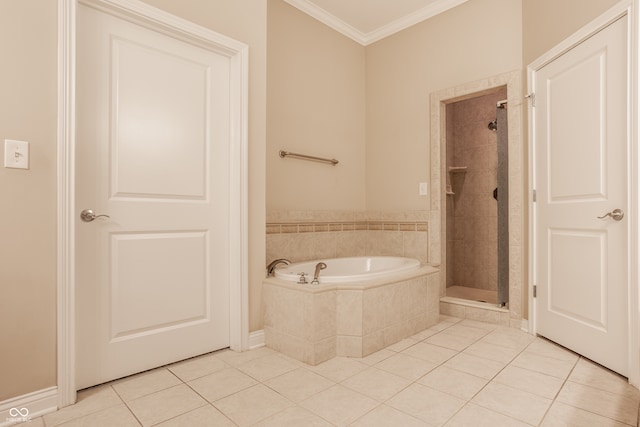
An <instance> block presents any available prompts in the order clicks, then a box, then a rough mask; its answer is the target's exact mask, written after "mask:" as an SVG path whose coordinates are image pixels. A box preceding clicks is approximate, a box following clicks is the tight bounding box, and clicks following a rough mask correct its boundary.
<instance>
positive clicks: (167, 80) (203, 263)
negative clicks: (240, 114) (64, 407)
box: [76, 5, 230, 388]
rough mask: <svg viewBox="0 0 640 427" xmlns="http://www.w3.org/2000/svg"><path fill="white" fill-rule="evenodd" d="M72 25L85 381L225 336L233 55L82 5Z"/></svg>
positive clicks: (80, 371)
mask: <svg viewBox="0 0 640 427" xmlns="http://www.w3.org/2000/svg"><path fill="white" fill-rule="evenodd" d="M77 28H78V29H77V31H78V33H77V113H76V114H77V115H76V117H77V136H76V140H77V148H76V183H77V184H76V186H77V189H76V207H77V212H76V215H77V223H76V224H77V225H76V253H77V257H76V266H77V268H76V313H77V315H76V316H77V325H76V333H77V338H76V342H77V355H76V356H77V388H84V387H87V386H91V385H94V384H98V383H102V382H105V381H108V380H112V379H114V378H119V377H122V376H126V375H129V374H132V373H136V372H140V371H143V370H147V369H150V368H153V367H156V366H160V365H163V364H166V363H170V362H174V361H177V360H181V359H185V358H188V357H191V356H195V355H198V354H202V353H205V352H209V351H213V350H216V349H220V348H224V347H228V346H229V277H230V271H229V253H230V250H229V245H230V240H229V221H230V218H229V203H230V202H229V179H230V177H229V157H230V129H229V127H230V126H229V114H230V111H229V108H230V107H229V106H230V77H229V75H230V63H229V58H228V57H226V56H223V55H220V54H217V53H215V52H211V51H209V50H206V49H204V48H201V47H198V46H194V45H192V44H189V43H187V42H185V41H180V40H178V39H176V38H174V37H170V36H168V35H164V34H162V33H160V32H157V31H154V30H153V29H150V28H147V27H142V26H139V25H136V24H134V23H132V22H129V21H125V20H123V19H120V18H116V17H114V16H111V15H109V14H107V13H104V12H100V11H98V10H96V9H93V8H90V7H88V6H84V5H79V6H78V27H77ZM84 209H91V210H93V211H94V213H95V214H98V215H100V214H104V215H108V217H106V216H105V217H97V218H96V219H95V220H93V221H90V222H84V221H82V220H81V219H80V211H82V210H84ZM89 219H90V218H89Z"/></svg>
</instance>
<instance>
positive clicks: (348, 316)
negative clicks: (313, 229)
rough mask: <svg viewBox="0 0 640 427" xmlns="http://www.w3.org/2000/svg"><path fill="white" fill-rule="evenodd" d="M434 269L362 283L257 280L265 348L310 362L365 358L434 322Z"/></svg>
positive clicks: (436, 290) (437, 286)
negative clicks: (305, 282) (315, 284)
mask: <svg viewBox="0 0 640 427" xmlns="http://www.w3.org/2000/svg"><path fill="white" fill-rule="evenodd" d="M439 298H440V273H439V271H438V269H436V268H434V267H432V266H428V265H425V266H422V267H420V268H419V269H418V270H415V271H412V272H409V273H405V274H402V275H398V276H397V277H396V278H391V279H389V278H387V279H380V280H371V281H368V282H364V283H336V284H331V285H324V286H323V285H320V286H314V285H310V284H308V285H299V284H296V283H292V282H286V281H284V280H280V279H276V278H268V279H265V280H264V282H263V303H264V310H265V317H264V333H265V344H266V346H267V347H269V348H272V349H274V350H277V351H279V352H281V353H284V354H286V355H287V356H289V357H293V358H294V359H297V360H300V361H302V362H304V363H307V364H309V365H312V366H315V365H317V364H319V363H322V362H325V361H327V360H329V359H331V358H333V357H336V356H348V357H365V356H367V355H369V354H371V353H374V352H376V351H378V350H381V349H383V348H385V347H387V346H389V345H391V344H394V343H396V342H398V341H401V340H402V339H404V338H407V337H409V336H412V335H415V334H417V333H419V332H421V331H422V330H424V329H427V328H429V327H431V326H433V325H435V324H436V323H437V322H438V318H439Z"/></svg>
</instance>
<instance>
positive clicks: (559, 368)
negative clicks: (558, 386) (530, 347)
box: [511, 350, 577, 379]
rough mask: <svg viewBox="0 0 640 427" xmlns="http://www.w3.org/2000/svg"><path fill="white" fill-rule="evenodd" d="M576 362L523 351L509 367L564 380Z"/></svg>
mask: <svg viewBox="0 0 640 427" xmlns="http://www.w3.org/2000/svg"><path fill="white" fill-rule="evenodd" d="M576 362H577V360H576V361H573V362H572V361H568V360H560V359H554V358H551V357H546V356H540V355H538V354H536V353H531V352H528V351H526V350H525V351H523V352H522V353H520V355H519V356H518V357H516V358H515V359H514V360H513V362H511V365H513V366H517V367H519V368H524V369H528V370H530V371H534V372H540V373H541V374H547V375H551V376H554V377H557V378H560V379H566V378H567V376H568V375H569V373H570V372H571V370H572V369H573V367H574V366H575V364H576Z"/></svg>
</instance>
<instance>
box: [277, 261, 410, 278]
mask: <svg viewBox="0 0 640 427" xmlns="http://www.w3.org/2000/svg"><path fill="white" fill-rule="evenodd" d="M319 262H323V263H325V265H326V266H327V267H326V268H325V269H323V270H321V271H320V275H319V277H318V279H319V282H320V284H326V283H354V282H364V281H369V280H372V279H383V278H385V277H394V276H395V275H397V274H399V273H404V272H409V271H412V270H416V269H418V268H420V261H418V260H417V259H413V258H402V257H391V256H368V257H364V256H363V257H350V258H332V259H325V260H317V261H305V262H299V263H295V264H290V265H287V266H285V267H280V268H278V269H276V270H275V276H276V277H277V278H278V279H283V280H288V281H290V282H298V281H299V279H300V273H305V277H306V278H307V279H313V275H314V273H315V269H316V265H317V264H318V263H319Z"/></svg>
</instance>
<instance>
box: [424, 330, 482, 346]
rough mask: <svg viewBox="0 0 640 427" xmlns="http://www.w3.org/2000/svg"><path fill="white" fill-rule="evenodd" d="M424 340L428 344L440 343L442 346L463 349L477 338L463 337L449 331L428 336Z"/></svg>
mask: <svg viewBox="0 0 640 427" xmlns="http://www.w3.org/2000/svg"><path fill="white" fill-rule="evenodd" d="M424 342H426V343H428V344H433V345H438V346H440V347H445V348H449V349H451V350H455V351H462V350H464V349H465V348H467V347H469V346H470V345H471V344H473V343H474V342H476V338H469V337H462V336H460V335H454V334H450V333H449V332H448V330H447V331H445V332H440V333H439V334H436V335H434V336H432V337H429V338H427V339H426V340H424Z"/></svg>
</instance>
